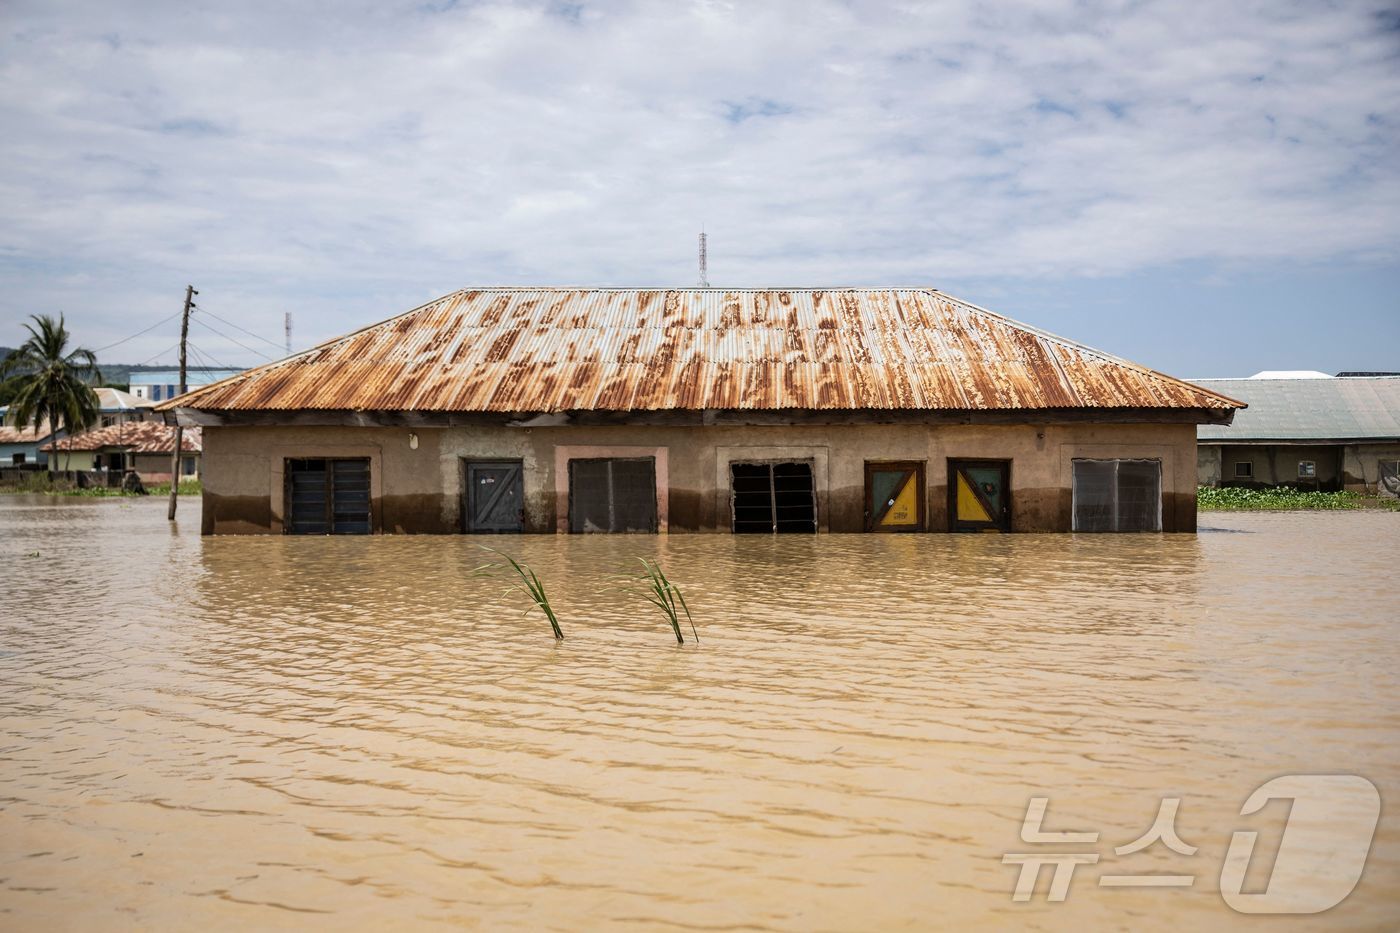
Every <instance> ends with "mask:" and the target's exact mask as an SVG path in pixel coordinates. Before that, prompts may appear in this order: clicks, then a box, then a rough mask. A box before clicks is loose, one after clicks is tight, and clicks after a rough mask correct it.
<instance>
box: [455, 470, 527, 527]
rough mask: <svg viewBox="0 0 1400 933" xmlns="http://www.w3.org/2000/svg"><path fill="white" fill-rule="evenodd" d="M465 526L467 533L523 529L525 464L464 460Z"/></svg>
mask: <svg viewBox="0 0 1400 933" xmlns="http://www.w3.org/2000/svg"><path fill="white" fill-rule="evenodd" d="M465 508H466V518H467V520H466V529H467V531H468V533H470V534H519V533H520V532H522V531H524V530H525V486H524V464H523V463H522V462H521V461H519V460H500V461H494V462H491V463H476V462H471V461H469V462H468V463H467V501H466V506H465Z"/></svg>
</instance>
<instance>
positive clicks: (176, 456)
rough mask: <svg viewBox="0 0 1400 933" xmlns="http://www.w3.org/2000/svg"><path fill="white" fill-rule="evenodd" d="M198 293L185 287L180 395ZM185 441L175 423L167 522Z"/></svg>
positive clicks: (172, 516)
mask: <svg viewBox="0 0 1400 933" xmlns="http://www.w3.org/2000/svg"><path fill="white" fill-rule="evenodd" d="M198 294H199V292H197V291H195V290H194V286H193V285H186V286H185V313H184V315H183V316H182V317H181V318H180V394H181V395H184V394H185V393H186V392H187V391H189V386H188V385H186V384H185V342H186V341H187V340H189V336H190V309H191V308H193V307H194V296H195V295H198ZM184 440H185V429H184V428H182V427H181V426H180V422H179V421H176V422H175V449H174V450H172V451H171V452H170V508H169V509H168V510H167V511H166V513H165V517H166V519H167V520H169V521H172V522H173V521H175V504H176V501H177V497H178V496H179V495H180V460H181V457H180V454H181V450H180V446H181V445H182V444H183V443H184Z"/></svg>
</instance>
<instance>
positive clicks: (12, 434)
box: [0, 420, 53, 444]
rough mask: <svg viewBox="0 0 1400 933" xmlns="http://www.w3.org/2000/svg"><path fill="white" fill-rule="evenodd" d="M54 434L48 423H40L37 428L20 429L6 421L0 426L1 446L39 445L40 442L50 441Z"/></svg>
mask: <svg viewBox="0 0 1400 933" xmlns="http://www.w3.org/2000/svg"><path fill="white" fill-rule="evenodd" d="M52 433H53V429H52V428H50V427H49V423H48V422H47V421H42V422H40V423H39V427H37V428H34V427H28V428H20V427H16V426H15V425H13V424H10V423H9V421H8V420H6V421H5V422H4V423H3V424H0V444H37V443H38V442H39V441H45V440H48V438H49V435H50V434H52Z"/></svg>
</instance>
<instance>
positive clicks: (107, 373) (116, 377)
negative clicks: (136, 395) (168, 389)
mask: <svg viewBox="0 0 1400 933" xmlns="http://www.w3.org/2000/svg"><path fill="white" fill-rule="evenodd" d="M97 368H98V369H100V370H101V371H102V382H103V384H105V385H115V386H129V385H131V374H132V373H168V372H174V371H175V370H176V369H178V368H179V367H178V366H170V365H168V364H167V365H165V366H132V365H131V364H130V363H103V362H101V361H98V364H97ZM185 371H186V372H190V373H203V372H210V371H214V372H223V371H224V370H223V369H222V368H221V367H217V366H187V367H185ZM137 381H138V382H139V381H140V380H137Z"/></svg>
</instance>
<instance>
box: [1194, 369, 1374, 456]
mask: <svg viewBox="0 0 1400 933" xmlns="http://www.w3.org/2000/svg"><path fill="white" fill-rule="evenodd" d="M1199 384H1200V385H1202V386H1205V387H1207V388H1209V389H1212V390H1214V391H1216V392H1223V393H1226V394H1228V395H1230V396H1231V397H1233V398H1237V399H1240V400H1242V401H1245V402H1248V403H1249V410H1248V411H1246V412H1243V413H1241V414H1239V415H1236V416H1235V423H1234V424H1232V425H1230V426H1228V427H1227V426H1225V425H1201V426H1200V428H1199V429H1198V430H1197V432H1196V438H1197V440H1200V441H1206V442H1211V443H1221V442H1223V443H1227V444H1228V443H1231V442H1236V441H1263V440H1274V441H1277V440H1282V441H1287V440H1296V441H1317V440H1338V441H1340V440H1395V439H1397V438H1400V377H1397V376H1373V377H1355V376H1347V377H1345V378H1335V379H1258V378H1255V379H1202V380H1200V382H1199Z"/></svg>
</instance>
